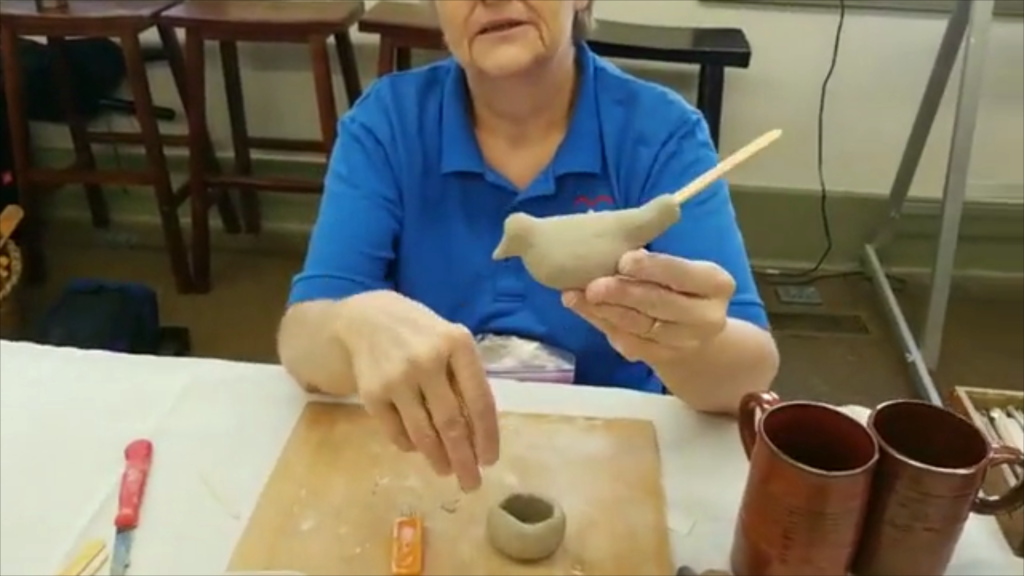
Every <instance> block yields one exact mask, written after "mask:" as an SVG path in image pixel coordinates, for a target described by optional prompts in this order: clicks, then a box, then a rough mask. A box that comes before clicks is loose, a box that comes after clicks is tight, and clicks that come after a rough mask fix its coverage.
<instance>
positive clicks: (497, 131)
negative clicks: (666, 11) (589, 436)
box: [279, 0, 778, 490]
mask: <svg viewBox="0 0 1024 576" xmlns="http://www.w3.org/2000/svg"><path fill="white" fill-rule="evenodd" d="M434 5H435V9H436V10H437V16H438V20H439V22H440V25H441V28H442V30H443V32H444V36H445V39H446V41H447V43H448V46H449V48H450V50H451V52H452V54H453V58H452V59H448V60H445V61H443V62H439V63H436V64H433V65H431V66H427V67H424V68H420V69H417V70H412V71H409V72H403V73H397V74H391V75H389V76H387V77H384V78H381V79H380V80H378V81H377V82H376V83H375V84H374V85H373V86H372V87H371V88H370V89H369V90H368V91H367V92H366V94H365V95H364V96H363V98H362V99H361V100H360V101H359V102H358V103H357V104H356V105H355V106H354V108H353V109H352V110H351V111H350V112H349V113H348V114H346V116H345V117H344V118H343V119H342V120H341V122H340V127H339V136H338V141H337V143H336V145H335V148H334V152H333V154H332V157H331V160H330V166H329V169H328V174H327V179H326V184H325V190H324V197H323V201H322V204H321V206H320V214H319V218H318V220H317V222H316V225H315V227H314V228H313V234H312V238H311V240H310V245H309V253H308V256H307V259H306V263H305V267H304V269H303V271H302V272H301V273H300V274H299V275H298V276H297V277H296V278H295V281H294V283H293V286H292V293H291V298H290V302H289V307H288V310H287V312H286V313H285V316H284V319H283V321H282V323H281V330H280V334H279V352H280V357H281V361H282V363H283V365H284V366H285V368H286V369H287V370H288V372H289V373H290V374H291V375H292V376H293V377H295V379H296V380H297V381H299V382H300V383H302V384H303V385H304V386H305V387H306V388H307V389H308V390H315V391H320V392H324V393H328V394H339V395H347V394H351V393H358V394H359V396H360V397H361V399H362V401H363V402H364V404H365V405H366V408H367V410H368V412H369V413H370V414H372V415H373V416H374V417H375V418H377V419H378V420H379V421H380V422H381V423H382V424H383V426H384V428H385V430H386V431H387V433H388V435H389V437H390V439H391V440H392V441H393V442H394V443H395V444H396V445H397V446H398V447H400V448H402V449H404V450H410V451H411V450H417V451H419V452H421V453H422V454H423V455H424V456H426V457H427V459H428V460H429V461H430V463H431V464H432V465H433V467H434V468H435V470H436V471H437V472H438V473H440V474H451V473H454V474H455V475H456V476H457V477H458V479H459V482H460V483H461V485H462V487H463V488H464V489H466V490H472V489H475V488H476V487H477V486H478V485H479V483H480V472H479V466H487V465H490V464H493V463H494V462H495V461H496V460H497V458H498V445H499V441H498V425H497V417H496V415H495V405H494V398H493V396H492V395H491V390H490V388H489V387H488V385H487V382H486V379H485V374H484V369H483V368H482V366H481V364H480V361H479V359H478V356H477V354H476V350H475V346H474V337H473V335H474V334H481V333H498V334H512V335H516V336H520V337H524V338H530V339H533V340H536V341H541V342H544V343H546V344H549V345H552V346H555V347H559V348H562V349H565V350H567V351H569V352H571V353H572V354H574V355H575V357H576V379H577V382H579V383H581V384H590V385H612V386H620V387H625V388H632V389H637V390H647V391H652V392H659V393H660V392H661V391H662V390H663V389H667V390H668V391H669V392H671V393H672V394H674V395H676V396H677V397H679V398H680V399H682V400H683V401H685V402H686V403H688V404H689V405H690V406H692V407H693V408H695V409H697V410H701V411H706V412H732V411H733V410H734V408H735V406H736V404H737V402H738V399H739V398H740V397H741V396H742V395H743V394H744V393H745V392H748V391H751V390H762V389H766V388H767V387H768V386H769V384H770V382H771V381H772V379H773V378H774V376H775V372H776V369H777V365H778V355H777V351H776V348H775V344H774V342H773V340H772V337H771V335H770V334H769V332H768V330H767V319H766V315H765V311H764V307H763V305H762V303H761V301H760V299H759V297H758V293H757V289H756V286H755V285H754V282H753V279H752V276H751V271H750V266H749V263H748V261H747V256H746V253H745V250H744V246H743V240H742V237H741V235H740V232H739V230H738V229H737V225H736V220H735V215H734V212H733V208H732V205H731V202H730V199H729V194H728V190H727V188H726V184H725V183H718V184H715V185H714V186H712V187H711V188H710V189H708V190H707V191H705V192H704V193H703V194H701V195H700V196H698V197H697V198H696V199H694V200H692V201H691V202H689V203H687V204H686V206H685V207H684V209H683V218H682V222H681V223H680V224H678V225H676V226H674V227H673V228H672V229H670V230H669V231H668V232H667V233H666V234H664V235H663V236H662V237H661V238H659V239H658V240H656V241H655V242H654V243H653V244H652V245H651V246H649V247H648V248H649V251H647V250H641V251H636V252H632V253H629V254H626V255H625V256H624V257H623V258H622V260H621V261H620V263H619V275H618V276H616V277H609V278H601V279H599V280H596V281H594V282H593V283H592V284H591V285H589V286H588V287H587V288H586V290H583V291H574V292H568V293H563V294H559V293H557V292H554V291H552V290H549V289H547V288H544V287H542V286H541V285H539V284H537V283H536V282H534V281H533V280H532V279H531V278H530V277H529V276H528V274H527V273H526V271H525V269H524V267H523V265H522V263H521V262H520V261H519V260H510V261H503V262H493V261H492V260H491V252H492V251H493V250H494V247H495V246H497V244H498V240H499V238H500V236H501V233H502V223H503V221H504V219H505V217H507V216H508V215H509V214H510V213H512V212H515V211H523V212H528V213H531V214H534V215H537V216H548V215H553V214H566V213H573V212H581V211H587V210H608V209H617V208H628V207H632V206H637V205H640V204H642V203H643V202H645V201H646V200H648V199H650V198H652V197H654V196H656V195H659V194H664V193H667V192H673V191H675V190H677V189H679V188H681V187H683V186H684V185H685V184H687V183H689V182H690V181H691V180H693V179H694V178H695V177H697V176H698V175H700V174H701V173H703V172H704V171H705V170H707V169H709V168H711V167H712V166H714V165H715V164H716V162H717V154H716V152H715V150H714V147H713V145H712V143H711V141H710V139H709V136H708V130H707V125H706V123H705V122H704V120H703V118H702V116H701V115H700V113H699V112H697V111H696V110H694V109H693V108H692V107H690V106H689V105H688V104H687V103H686V102H685V101H684V100H683V99H682V98H681V97H679V96H678V95H676V94H675V93H673V92H671V91H669V90H667V89H664V88H661V87H659V86H656V85H654V84H650V83H647V82H644V81H641V80H638V79H636V78H633V77H631V76H629V75H627V74H625V73H624V72H622V71H620V70H618V69H617V68H615V67H614V66H613V65H612V64H610V63H608V62H606V61H604V60H602V59H601V58H598V57H596V56H595V55H594V54H592V53H591V52H590V51H589V50H588V49H587V47H586V46H585V44H583V42H582V40H583V34H585V32H586V29H587V28H588V25H589V23H590V18H591V16H590V10H591V6H590V0H560V1H556V2H552V1H549V0H513V1H509V0H504V1H495V0H491V1H484V0H476V1H467V0H435V2H434ZM663 387H664V388H663ZM460 394H461V397H462V398H461V401H462V402H463V403H464V404H465V409H461V407H460V399H459V398H458V395H460Z"/></svg>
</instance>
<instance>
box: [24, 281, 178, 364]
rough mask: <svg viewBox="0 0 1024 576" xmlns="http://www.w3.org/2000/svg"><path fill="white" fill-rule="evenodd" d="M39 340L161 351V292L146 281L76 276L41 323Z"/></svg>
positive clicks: (86, 346) (36, 339) (141, 351)
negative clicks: (140, 282) (158, 302)
mask: <svg viewBox="0 0 1024 576" xmlns="http://www.w3.org/2000/svg"><path fill="white" fill-rule="evenodd" d="M32 340H33V341H34V342H37V343H39V344H50V345H52V346H70V347H74V348H83V349H88V350H108V351H111V352H127V353H133V354H156V353H158V352H159V351H160V348H161V330H160V311H159V307H158V305H157V298H156V292H154V291H153V290H152V289H151V288H150V287H148V286H145V285H143V284H136V283H132V282H113V281H106V280H72V281H71V282H69V283H68V285H67V287H65V289H64V292H63V293H62V294H61V295H60V297H59V298H58V299H57V301H56V302H55V303H54V304H53V306H51V307H50V309H49V310H47V311H46V313H45V314H44V315H43V316H42V318H41V319H40V321H39V323H38V324H37V325H36V327H35V330H34V334H33V338H32Z"/></svg>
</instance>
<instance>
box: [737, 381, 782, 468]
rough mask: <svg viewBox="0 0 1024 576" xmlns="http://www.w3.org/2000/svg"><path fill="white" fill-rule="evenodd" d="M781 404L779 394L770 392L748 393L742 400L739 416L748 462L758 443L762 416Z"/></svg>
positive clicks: (742, 440) (741, 437)
mask: <svg viewBox="0 0 1024 576" xmlns="http://www.w3.org/2000/svg"><path fill="white" fill-rule="evenodd" d="M779 402H781V400H779V396H778V394H776V393H774V392H768V391H765V392H748V393H747V394H745V395H744V396H743V399H742V400H740V409H739V414H738V420H739V429H740V442H742V443H743V451H744V452H746V453H747V459H748V460H749V459H750V455H751V454H752V453H753V452H754V444H755V443H756V442H757V428H758V422H759V421H760V420H761V414H762V413H764V412H765V411H766V410H768V409H769V408H771V407H772V406H775V405H777V404H778V403H779Z"/></svg>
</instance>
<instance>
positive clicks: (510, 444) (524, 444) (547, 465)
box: [228, 403, 674, 576]
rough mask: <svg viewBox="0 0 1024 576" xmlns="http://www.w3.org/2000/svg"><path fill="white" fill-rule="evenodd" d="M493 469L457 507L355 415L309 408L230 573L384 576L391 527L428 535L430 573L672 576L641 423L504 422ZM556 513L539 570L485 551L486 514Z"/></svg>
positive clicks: (651, 434)
mask: <svg viewBox="0 0 1024 576" xmlns="http://www.w3.org/2000/svg"><path fill="white" fill-rule="evenodd" d="M501 441H502V446H501V450H502V451H501V460H500V461H499V463H498V464H497V465H495V466H494V467H492V468H490V469H488V470H486V471H485V475H484V485H483V487H482V488H481V489H480V490H479V491H477V492H475V493H473V494H470V495H464V494H462V493H461V492H460V491H459V489H458V487H457V484H456V482H455V480H454V479H453V478H438V477H437V476H436V475H435V474H433V472H432V471H431V470H430V468H429V466H428V465H427V463H426V462H425V461H424V460H423V458H422V456H419V455H418V454H403V453H401V452H399V451H398V450H396V449H394V448H393V447H392V446H391V444H390V443H389V442H388V441H387V439H386V438H385V437H384V435H383V433H382V432H381V431H380V429H379V428H378V427H377V424H376V423H375V422H374V421H373V420H371V418H370V417H369V416H368V415H367V414H366V413H365V412H364V411H363V409H362V408H361V407H358V406H351V405H340V404H322V403H318V404H310V405H308V406H307V407H306V409H305V411H304V412H303V414H302V416H301V417H300V418H299V421H298V423H297V424H296V427H295V429H294V431H293V432H292V435H291V438H290V439H289V440H288V443H287V444H286V446H285V448H284V451H283V452H282V453H281V457H280V459H279V460H278V462H277V466H276V467H275V468H274V470H273V472H272V473H271V475H270V478H269V480H268V481H267V485H266V487H265V488H264V490H263V493H262V495H261V496H260V499H259V502H258V503H257V505H256V508H255V510H254V511H253V515H252V517H251V518H250V520H249V524H248V526H246V529H245V531H244V532H243V534H242V536H241V538H240V540H239V541H238V544H237V545H236V547H235V550H234V554H233V555H232V558H231V561H230V564H229V567H228V569H229V570H231V571H252V570H297V571H299V572H304V573H306V574H310V575H317V574H323V575H344V574H353V575H355V574H361V575H370V574H389V573H390V543H391V541H390V538H391V527H392V523H393V522H394V519H395V518H396V517H397V516H398V514H399V513H400V512H401V511H402V510H403V509H410V508H411V509H415V510H417V511H418V512H419V513H420V515H421V516H422V518H423V522H424V526H425V530H426V532H425V540H426V542H425V556H424V561H425V566H424V574H452V575H456V574H477V575H479V574H594V575H596V574H603V575H615V574H622V575H627V574H628V575H630V576H639V575H648V574H650V575H668V574H672V573H673V571H674V568H673V567H672V561H671V553H670V549H669V542H668V525H667V521H666V516H665V496H664V492H663V490H662V483H661V461H660V458H659V456H658V445H657V436H656V435H655V431H654V427H653V426H652V424H651V423H650V422H648V421H645V420H644V421H641V420H625V419H616V420H609V419H596V418H573V417H565V416H548V415H535V414H512V413H506V414H502V416H501ZM523 491H526V492H535V493H540V494H543V495H546V496H549V497H551V498H554V499H555V500H557V501H558V502H559V503H560V504H561V505H562V507H563V508H564V509H565V513H566V517H567V520H568V528H567V532H566V539H565V542H564V544H563V545H562V548H561V549H560V550H559V551H558V552H556V553H555V555H554V556H552V557H551V558H549V559H547V560H544V561H542V562H539V563H535V564H519V563H516V562H513V561H511V560H508V559H506V558H504V557H503V556H501V555H499V554H498V553H497V552H495V551H494V550H493V549H492V548H491V547H490V546H489V545H488V544H487V540H486V536H485V534H484V518H485V514H486V511H487V509H488V507H490V506H492V505H494V504H496V503H497V502H499V501H500V500H501V499H502V498H504V497H505V496H507V495H509V494H511V493H514V492H523Z"/></svg>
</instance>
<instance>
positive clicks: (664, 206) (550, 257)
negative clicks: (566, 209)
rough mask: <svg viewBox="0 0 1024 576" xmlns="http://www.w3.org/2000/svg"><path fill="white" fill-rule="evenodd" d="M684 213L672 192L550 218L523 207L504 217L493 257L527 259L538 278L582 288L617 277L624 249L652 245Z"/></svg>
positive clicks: (557, 287)
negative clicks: (606, 209) (636, 205)
mask: <svg viewBox="0 0 1024 576" xmlns="http://www.w3.org/2000/svg"><path fill="white" fill-rule="evenodd" d="M679 214H680V211H679V205H678V204H676V202H675V200H673V199H672V196H670V195H665V196H658V197H657V198H655V199H653V200H651V201H650V202H648V203H646V204H644V205H643V206H640V207H639V208H629V209H626V210H612V211H609V212H588V213H586V214H571V215H567V216H552V217H550V218H536V217H534V216H530V215H529V214H524V213H522V212H518V213H516V214H512V215H511V216H509V217H508V218H507V219H506V220H505V234H504V235H503V236H502V238H501V243H500V244H498V248H497V249H496V250H495V251H494V256H493V257H494V259H495V260H504V259H506V258H511V257H513V256H518V257H519V258H522V259H523V265H524V266H526V270H527V271H528V272H529V273H530V275H531V276H533V278H534V280H536V281H537V282H540V283H541V284H543V285H545V286H547V287H548V288H552V289H554V290H572V289H577V288H579V289H582V288H584V287H585V286H586V285H587V284H589V283H590V282H591V281H593V280H595V279H597V278H600V277H602V276H614V275H615V273H616V270H617V268H618V265H619V258H621V257H622V255H623V254H625V253H626V252H629V251H630V250H633V249H636V248H641V247H643V246H646V245H648V244H650V243H651V241H653V240H654V239H655V238H657V237H658V236H661V235H662V234H663V233H664V232H665V231H666V230H668V229H669V227H670V226H672V225H673V224H675V223H676V222H677V221H679ZM554 247H557V249H553V248H554Z"/></svg>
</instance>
